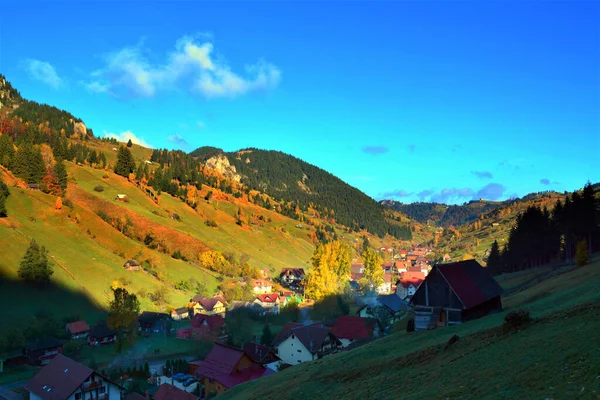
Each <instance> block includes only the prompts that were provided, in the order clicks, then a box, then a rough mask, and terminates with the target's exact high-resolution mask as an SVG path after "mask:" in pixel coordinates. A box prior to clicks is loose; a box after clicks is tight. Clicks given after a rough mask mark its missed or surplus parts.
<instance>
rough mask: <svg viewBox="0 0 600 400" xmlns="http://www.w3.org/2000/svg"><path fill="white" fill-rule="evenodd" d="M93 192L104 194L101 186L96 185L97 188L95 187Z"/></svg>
mask: <svg viewBox="0 0 600 400" xmlns="http://www.w3.org/2000/svg"><path fill="white" fill-rule="evenodd" d="M94 190H95V191H96V192H104V186H102V185H98V186H96V187H95V188H94Z"/></svg>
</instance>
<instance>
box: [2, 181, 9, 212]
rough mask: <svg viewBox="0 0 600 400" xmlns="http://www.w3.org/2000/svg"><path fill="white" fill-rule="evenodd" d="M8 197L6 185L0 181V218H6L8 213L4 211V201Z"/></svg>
mask: <svg viewBox="0 0 600 400" xmlns="http://www.w3.org/2000/svg"><path fill="white" fill-rule="evenodd" d="M8 196H10V191H9V190H8V185H7V184H6V183H4V181H2V180H1V179H0V218H5V217H7V216H8V211H7V210H6V199H7V198H8Z"/></svg>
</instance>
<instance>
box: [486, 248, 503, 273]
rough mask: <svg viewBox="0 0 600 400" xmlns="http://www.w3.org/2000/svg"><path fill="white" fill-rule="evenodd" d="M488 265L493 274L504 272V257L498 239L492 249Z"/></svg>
mask: <svg viewBox="0 0 600 400" xmlns="http://www.w3.org/2000/svg"><path fill="white" fill-rule="evenodd" d="M487 267H488V268H489V270H490V272H491V274H492V275H494V276H496V275H500V274H501V273H502V259H501V256H500V247H499V246H498V241H496V240H494V243H492V247H491V249H490V255H489V256H488V260H487Z"/></svg>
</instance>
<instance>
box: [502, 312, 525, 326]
mask: <svg viewBox="0 0 600 400" xmlns="http://www.w3.org/2000/svg"><path fill="white" fill-rule="evenodd" d="M530 322H531V316H530V315H529V311H527V310H515V311H511V312H509V313H508V314H506V316H505V317H504V326H505V327H507V328H509V329H520V328H524V327H526V326H527V325H528V324H529V323H530Z"/></svg>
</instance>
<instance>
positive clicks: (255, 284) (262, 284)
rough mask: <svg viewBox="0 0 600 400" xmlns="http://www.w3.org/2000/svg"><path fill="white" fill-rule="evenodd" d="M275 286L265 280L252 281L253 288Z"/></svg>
mask: <svg viewBox="0 0 600 400" xmlns="http://www.w3.org/2000/svg"><path fill="white" fill-rule="evenodd" d="M272 286H273V285H272V284H271V282H269V281H265V280H264V279H254V280H253V281H252V287H259V288H260V287H272Z"/></svg>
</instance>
